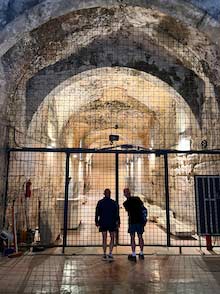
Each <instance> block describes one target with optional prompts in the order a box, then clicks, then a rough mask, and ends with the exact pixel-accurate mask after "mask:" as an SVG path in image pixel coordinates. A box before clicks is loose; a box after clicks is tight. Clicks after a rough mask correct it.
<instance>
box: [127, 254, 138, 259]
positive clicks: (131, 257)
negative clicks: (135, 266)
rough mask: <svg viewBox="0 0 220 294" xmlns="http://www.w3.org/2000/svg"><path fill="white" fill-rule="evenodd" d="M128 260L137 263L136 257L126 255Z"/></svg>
mask: <svg viewBox="0 0 220 294" xmlns="http://www.w3.org/2000/svg"><path fill="white" fill-rule="evenodd" d="M128 260H131V261H137V257H136V256H133V255H132V254H129V255H128Z"/></svg>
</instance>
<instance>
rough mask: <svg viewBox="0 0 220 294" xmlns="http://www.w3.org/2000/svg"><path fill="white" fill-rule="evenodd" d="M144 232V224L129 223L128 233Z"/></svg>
mask: <svg viewBox="0 0 220 294" xmlns="http://www.w3.org/2000/svg"><path fill="white" fill-rule="evenodd" d="M143 232H144V225H142V224H129V225H128V233H129V234H135V233H137V234H139V235H142V234H143Z"/></svg>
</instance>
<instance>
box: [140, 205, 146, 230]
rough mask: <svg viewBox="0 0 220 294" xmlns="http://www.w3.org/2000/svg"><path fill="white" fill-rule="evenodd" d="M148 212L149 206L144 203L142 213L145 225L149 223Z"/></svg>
mask: <svg viewBox="0 0 220 294" xmlns="http://www.w3.org/2000/svg"><path fill="white" fill-rule="evenodd" d="M147 213H148V211H147V208H146V207H145V206H144V205H142V207H141V214H142V222H143V224H144V225H146V223H147Z"/></svg>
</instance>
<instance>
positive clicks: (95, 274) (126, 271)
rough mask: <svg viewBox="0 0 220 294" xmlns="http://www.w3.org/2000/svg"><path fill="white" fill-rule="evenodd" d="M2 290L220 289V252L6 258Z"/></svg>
mask: <svg viewBox="0 0 220 294" xmlns="http://www.w3.org/2000/svg"><path fill="white" fill-rule="evenodd" d="M0 293H2V294H6V293H13V294H14V293H36V294H39V293H45V294H48V293H63V294H68V293H74V294H77V293H89V294H92V293H96V294H99V293H100V294H101V293H103V294H108V293H109V294H110V293H126V294H130V293H141V294H142V293H169V294H172V293H181V294H182V293H186V294H193V293H199V294H209V293H210V294H217V293H220V256H218V255H216V256H198V255H197V256H196V255H182V256H181V255H160V256H159V255H158V256H156V255H146V257H145V260H144V261H139V260H138V261H137V262H136V263H134V262H130V261H128V260H127V257H126V255H115V261H114V262H112V263H108V262H106V261H102V260H101V255H93V256H92V255H77V256H70V255H69V256H67V255H65V256H62V255H57V256H55V255H53V256H51V255H39V254H38V255H32V256H30V255H29V256H28V255H27V256H23V257H20V258H14V259H9V258H7V257H4V258H0Z"/></svg>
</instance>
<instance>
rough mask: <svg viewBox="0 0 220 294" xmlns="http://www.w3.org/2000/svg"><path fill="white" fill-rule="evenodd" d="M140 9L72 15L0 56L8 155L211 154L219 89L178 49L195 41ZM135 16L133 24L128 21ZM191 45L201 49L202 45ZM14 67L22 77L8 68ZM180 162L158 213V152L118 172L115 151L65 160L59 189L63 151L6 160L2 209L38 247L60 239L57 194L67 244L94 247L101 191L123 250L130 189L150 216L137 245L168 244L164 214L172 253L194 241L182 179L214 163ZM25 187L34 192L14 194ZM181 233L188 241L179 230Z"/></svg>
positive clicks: (187, 184)
mask: <svg viewBox="0 0 220 294" xmlns="http://www.w3.org/2000/svg"><path fill="white" fill-rule="evenodd" d="M115 9H116V10H115ZM138 9H139V8H137V7H136V8H132V11H136V13H135V14H133V12H132V13H131V11H130V12H129V10H127V8H126V7H125V9H122V10H121V8H120V9H118V8H114V9H113V10H111V8H106V9H103V10H102V9H99V11H98V12H97V11H96V8H94V10H93V13H92V14H91V15H92V17H88V15H87V14H84V12H83V11H81V10H79V11H77V13H78V14H77V13H76V12H75V13H70V14H68V15H66V16H65V17H62V19H60V21H61V22H57V21H54V20H50V21H49V22H48V23H47V24H44V25H42V26H41V27H39V28H37V29H36V30H34V31H32V32H31V34H30V35H29V37H28V40H26V39H25V40H20V41H19V44H17V45H16V46H15V47H13V48H11V50H9V51H8V52H7V53H6V54H5V56H4V58H3V60H2V63H3V65H4V67H5V70H6V71H8V76H12V80H11V81H10V83H11V85H12V86H11V87H9V88H10V89H11V90H10V91H11V92H10V93H8V94H9V97H10V102H9V105H8V111H9V113H10V130H11V131H10V132H11V133H10V136H9V141H10V142H9V145H10V147H15V148H18V149H21V148H23V147H29V148H46V149H51V148H53V149H54V148H58V149H61V148H64V149H65V150H67V149H72V148H76V149H79V148H82V149H87V150H88V149H92V150H100V149H109V150H110V149H113V148H116V150H117V149H118V150H120V149H123V148H124V147H126V146H127V147H126V148H127V149H130V150H140V149H147V150H148V151H149V150H200V149H201V148H206V149H210V150H211V149H216V148H219V142H218V141H219V140H218V137H219V135H218V134H219V125H218V123H216V122H217V120H218V117H219V107H218V105H217V100H216V97H217V94H216V93H217V92H216V91H215V88H213V85H212V84H211V82H210V81H209V79H208V78H207V74H208V72H209V71H208V70H207V66H205V65H204V59H201V60H200V59H199V58H200V57H199V56H200V54H199V53H198V52H197V53H195V52H196V51H194V50H192V48H191V47H190V46H187V44H189V39H188V38H189V36H195V32H194V31H191V30H192V28H189V29H187V30H186V28H185V27H184V26H182V25H180V23H178V22H174V23H173V22H172V21H171V19H168V18H166V17H165V16H162V15H160V16H159V18H158V19H157V18H155V12H154V11H153V10H152V11H151V10H149V11H148V12H147V13H146V15H144V14H143V11H142V10H141V11H140V10H138ZM95 11H96V12H95ZM96 13H97V14H96ZM106 13H107V17H106ZM86 15H87V16H86ZM138 15H140V16H141V17H140V19H138V21H137V20H135V18H134V16H135V17H137V16H138ZM138 18H139V17H138ZM152 20H153V21H152ZM158 20H159V21H158ZM79 27H80V30H79ZM179 35H181V37H179ZM196 40H197V38H196ZM197 41H198V42H201V40H200V41H199V39H198V40H197ZM20 42H21V43H20ZM206 42H207V40H206ZM48 44H49V45H48ZM194 46H195V47H196V48H197V47H198V48H202V47H201V44H200V43H198V46H197V45H196V43H195V44H194ZM198 48H197V49H198ZM33 49H34V50H33ZM198 50H200V49H198ZM200 51H201V50H200ZM212 51H213V52H214V50H212ZM18 52H19V54H18ZM200 53H201V52H200ZM14 57H16V58H15V59H16V62H14V61H13V58H14ZM201 58H202V57H201ZM10 62H11V64H10ZM21 64H23V65H24V66H23V67H22V72H21V73H20V72H17V65H21ZM213 64H214V62H213ZM20 75H21V77H20V78H19V79H18V76H20ZM210 75H211V74H210ZM15 81H16V83H18V84H15V85H14V83H15ZM215 92H216V93H215ZM68 152H69V151H68ZM68 152H67V153H68ZM71 152H72V151H71ZM71 152H70V153H71ZM68 154H69V153H68ZM163 155H164V154H163ZM185 157H186V156H184V155H180V154H178V155H175V156H174V155H172V156H171V155H170V156H169V158H170V160H171V162H170V166H169V168H170V170H169V180H170V187H169V188H170V203H169V204H170V211H169V212H168V211H166V209H165V208H166V205H167V203H166V197H167V193H166V191H165V188H164V187H165V167H164V161H163V160H164V157H163V156H160V157H157V156H156V152H155V153H152V154H149V155H147V154H145V155H141V154H139V155H138V154H129V155H122V154H120V155H119V162H118V166H116V161H115V154H110V153H109V154H98V153H95V152H94V154H85V153H84V154H83V153H82V154H79V153H75V154H74V152H73V153H72V154H71V155H70V165H69V169H70V174H69V179H67V182H65V172H66V170H65V156H64V154H62V153H59V154H56V153H50V152H48V153H46V152H45V153H40V152H35V153H30V152H26V153H22V152H19V153H16V152H14V153H12V158H11V161H10V162H11V163H10V173H9V177H8V183H9V187H8V196H9V200H10V205H11V203H13V199H16V201H15V205H16V206H18V209H20V210H22V209H23V210H24V211H21V213H20V215H21V216H22V219H23V220H22V221H21V222H23V223H24V224H23V225H21V228H22V231H25V230H26V231H27V229H29V228H30V229H34V230H36V228H38V230H39V232H40V237H41V243H47V244H48V243H50V241H54V239H55V240H56V239H59V237H62V235H63V232H64V229H65V225H66V224H65V223H64V215H63V214H64V210H65V201H64V199H65V196H67V195H65V187H66V188H68V189H66V190H68V196H69V197H68V200H67V201H68V207H69V209H68V215H67V245H69V246H71V245H74V246H75V245H80V246H81V245H82V246H86V245H101V241H102V240H101V235H100V234H99V232H98V228H97V227H96V226H95V223H94V217H95V207H96V204H97V201H98V200H99V199H100V198H101V197H102V196H103V190H104V189H105V188H109V189H110V190H111V193H112V195H111V196H112V198H113V199H115V200H117V201H118V202H119V206H120V214H121V220H122V224H121V227H120V230H119V233H118V237H119V243H120V244H122V245H125V244H129V243H130V240H129V235H128V233H127V214H126V212H125V210H124V208H123V201H124V196H123V192H122V191H123V188H124V187H125V186H128V187H129V188H130V189H131V190H132V193H133V194H134V195H139V196H140V197H141V198H142V199H143V200H144V203H145V205H146V206H147V207H148V210H149V221H148V223H147V225H146V227H145V234H144V237H145V243H146V244H148V245H166V244H167V232H166V230H167V219H166V216H167V215H166V213H169V214H170V218H169V219H170V220H171V223H170V225H171V226H170V228H171V236H170V237H171V241H172V242H171V243H172V245H179V244H188V245H193V244H198V238H197V237H196V234H193V233H194V231H195V221H196V214H195V211H196V210H195V201H194V200H192V199H194V198H195V195H194V190H193V179H192V176H191V174H192V171H194V170H195V168H196V167H197V166H204V165H206V166H207V170H209V169H211V167H212V164H213V160H212V158H214V156H210V157H208V155H207V162H206V163H204V162H200V161H201V160H202V159H201V158H205V156H203V157H202V155H201V156H197V155H196V154H195V155H191V157H192V159H191V161H192V162H190V163H189V164H187V166H186V168H185V167H184V162H182V161H184V160H185V161H186V159H184V158H185ZM188 158H190V156H188ZM211 172H213V173H214V167H213V169H212V171H211ZM29 178H30V182H31V183H32V184H31V189H32V190H33V192H32V194H33V195H32V196H31V197H23V196H22V195H23V194H24V189H26V188H27V185H30V183H29V184H28V180H29ZM65 184H66V185H65ZM117 184H119V186H118V191H116V186H117ZM29 188H30V187H29ZM184 189H185V190H184ZM118 193H119V194H118ZM184 194H187V195H184ZM17 195H18V196H17ZM35 195H36V196H35ZM117 197H118V199H116V198H117ZM20 198H21V199H20ZM29 198H30V199H29ZM17 199H19V200H17ZM41 199H42V200H41ZM188 200H189V201H188ZM21 201H22V204H21ZM29 202H30V203H29ZM18 203H19V205H18ZM28 205H29V208H28V214H27V213H26V211H27V206H28ZM8 207H9V206H8ZM8 211H9V209H8ZM39 214H40V217H39ZM8 219H9V212H8ZM39 219H40V220H39ZM41 222H42V227H41ZM23 227H24V228H25V230H24V229H23ZM187 230H189V231H190V232H191V233H189V232H188V233H189V234H191V236H189V237H188V236H186V235H187V233H184V232H185V231H187ZM184 238H185V239H184ZM187 238H188V240H186V239H187ZM61 241H62V240H60V241H59V240H58V243H59V242H61Z"/></svg>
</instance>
